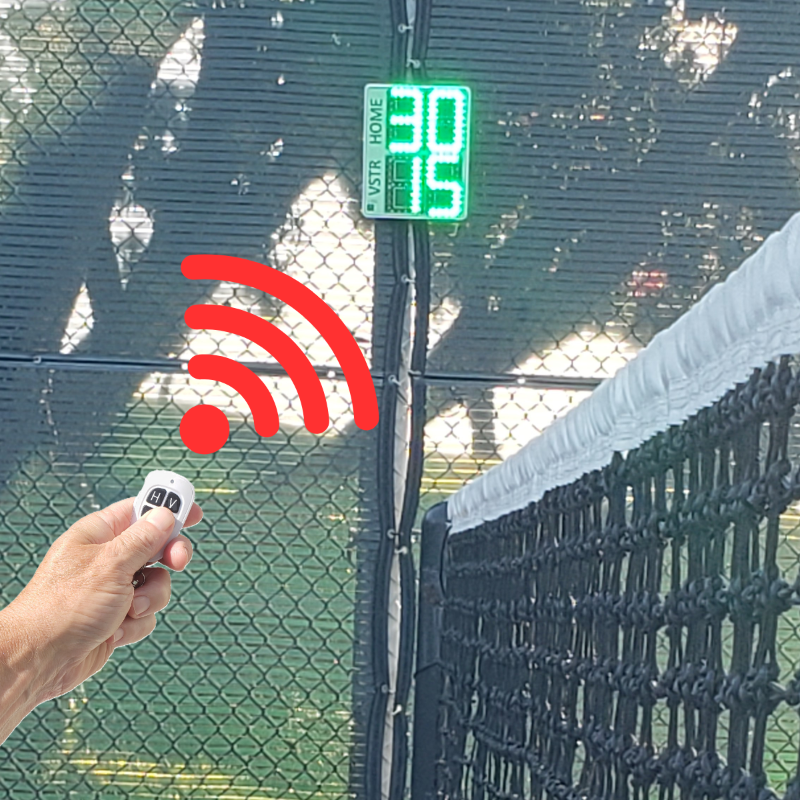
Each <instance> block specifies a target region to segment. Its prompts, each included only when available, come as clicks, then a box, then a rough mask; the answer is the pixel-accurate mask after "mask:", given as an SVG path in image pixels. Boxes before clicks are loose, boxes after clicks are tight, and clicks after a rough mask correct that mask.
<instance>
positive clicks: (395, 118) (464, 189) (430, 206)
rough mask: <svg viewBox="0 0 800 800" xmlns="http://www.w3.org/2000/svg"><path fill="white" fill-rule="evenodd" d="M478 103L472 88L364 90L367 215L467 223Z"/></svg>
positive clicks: (405, 86)
mask: <svg viewBox="0 0 800 800" xmlns="http://www.w3.org/2000/svg"><path fill="white" fill-rule="evenodd" d="M471 99H472V98H471V95H470V90H469V89H468V88H467V87H465V86H412V85H408V84H387V83H371V84H368V85H367V86H366V87H365V88H364V174H363V178H364V180H363V192H362V212H363V214H364V216H365V217H381V218H384V217H389V218H402V219H421V220H441V221H457V220H462V219H465V218H466V216H467V198H468V192H469V130H470V111H471Z"/></svg>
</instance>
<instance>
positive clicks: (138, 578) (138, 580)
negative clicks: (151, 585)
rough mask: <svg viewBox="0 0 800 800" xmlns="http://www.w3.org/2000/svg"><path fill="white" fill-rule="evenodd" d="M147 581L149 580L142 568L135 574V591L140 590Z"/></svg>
mask: <svg viewBox="0 0 800 800" xmlns="http://www.w3.org/2000/svg"><path fill="white" fill-rule="evenodd" d="M145 580H147V576H146V575H145V573H144V567H142V569H140V570H137V571H136V573H135V574H134V576H133V580H132V581H131V586H133V588H134V589H138V588H139V587H140V586H144V582H145Z"/></svg>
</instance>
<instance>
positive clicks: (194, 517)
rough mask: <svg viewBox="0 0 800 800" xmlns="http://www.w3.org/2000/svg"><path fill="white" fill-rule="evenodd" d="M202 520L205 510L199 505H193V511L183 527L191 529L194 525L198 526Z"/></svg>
mask: <svg viewBox="0 0 800 800" xmlns="http://www.w3.org/2000/svg"><path fill="white" fill-rule="evenodd" d="M201 519H203V509H202V508H200V506H199V505H197V503H192V508H191V511H189V516H188V517H186V522H185V523H184V525H183V527H184V528H191V527H192V525H197V523H198V522H200V520H201ZM187 541H188V539H187Z"/></svg>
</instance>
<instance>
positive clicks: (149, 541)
mask: <svg viewBox="0 0 800 800" xmlns="http://www.w3.org/2000/svg"><path fill="white" fill-rule="evenodd" d="M174 525H175V516H174V515H173V513H172V512H171V511H170V510H169V509H167V508H164V507H163V506H156V507H155V508H154V509H152V510H151V511H148V512H147V513H146V514H145V515H144V516H143V517H142V518H141V519H139V520H137V521H136V522H134V524H133V525H131V526H130V527H129V528H128V529H127V530H126V531H123V532H122V533H121V534H120V535H119V536H117V537H116V538H115V539H114V541H113V542H111V545H110V547H111V548H112V551H111V552H112V553H113V557H114V559H115V560H116V561H117V562H118V565H119V567H120V568H121V569H122V570H123V571H124V572H126V573H128V574H130V575H133V574H134V572H136V570H138V569H139V568H140V567H141V566H142V564H147V563H149V562H150V560H151V559H152V558H153V556H154V555H156V553H158V552H159V551H160V550H161V548H162V547H163V546H164V544H165V543H166V541H167V539H168V538H169V535H170V534H171V533H172V529H173V527H174Z"/></svg>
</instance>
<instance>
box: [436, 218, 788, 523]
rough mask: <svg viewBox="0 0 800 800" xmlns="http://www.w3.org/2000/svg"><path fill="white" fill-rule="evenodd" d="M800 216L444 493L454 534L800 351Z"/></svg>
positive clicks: (531, 498) (596, 463) (523, 502)
mask: <svg viewBox="0 0 800 800" xmlns="http://www.w3.org/2000/svg"><path fill="white" fill-rule="evenodd" d="M798 308H800V213H796V214H794V215H793V216H792V217H791V218H790V219H789V221H788V222H787V223H786V224H785V225H784V227H783V228H782V229H781V230H780V231H776V232H775V233H772V234H771V235H770V236H769V237H767V239H766V240H765V241H764V243H763V244H762V245H761V247H760V248H759V249H758V250H757V251H756V252H755V253H753V255H751V256H749V257H748V258H747V259H746V260H745V261H744V262H742V264H741V266H740V267H739V268H738V269H737V270H735V271H734V272H732V273H731V274H730V275H729V276H728V278H727V279H726V280H725V281H724V282H723V283H720V284H718V285H717V286H715V287H714V288H712V289H711V290H710V291H709V292H708V293H707V294H706V295H705V296H704V297H703V298H702V299H701V300H700V301H699V302H698V303H696V304H695V305H694V306H693V307H692V308H691V309H690V310H689V311H688V312H687V313H686V314H684V315H683V316H682V317H681V318H679V319H678V320H677V321H676V322H675V323H674V324H673V325H671V326H670V327H669V328H668V329H666V330H664V331H662V332H661V333H659V334H658V335H657V336H655V337H654V338H653V340H652V341H651V342H650V344H649V345H648V346H647V347H646V348H645V349H644V350H642V351H641V352H640V353H639V354H638V355H637V356H636V357H635V358H634V359H632V360H631V361H630V362H628V364H626V365H625V366H624V367H623V368H622V369H620V370H619V372H618V373H617V374H616V375H615V376H614V377H613V378H610V379H608V380H606V381H604V382H603V383H602V384H600V386H598V388H597V389H595V391H594V392H593V393H592V394H591V395H590V396H589V397H588V398H587V399H586V400H584V401H583V402H582V403H581V404H580V405H579V406H577V407H576V408H574V409H573V410H572V411H570V412H569V413H568V414H566V415H565V416H564V417H561V418H560V419H558V420H556V421H555V422H553V423H552V424H551V425H550V426H549V427H548V428H546V429H545V431H544V432H543V433H542V434H541V435H540V436H538V437H537V438H536V439H534V440H532V441H531V442H529V443H528V444H527V445H526V446H525V447H523V448H522V449H521V450H520V451H519V452H517V453H516V454H514V455H513V456H511V457H510V458H508V459H507V460H506V461H504V462H503V463H502V464H500V465H498V466H496V467H494V468H493V469H491V470H489V471H488V472H486V473H484V474H483V475H481V476H480V477H478V478H476V479H475V480H474V481H472V482H471V483H469V484H467V485H466V486H464V487H463V488H462V489H460V490H459V491H458V492H456V493H455V494H454V495H452V497H450V498H449V500H448V515H449V518H450V521H451V524H452V528H451V533H453V534H456V533H459V532H461V531H465V530H469V529H471V528H474V527H476V526H478V525H480V524H481V523H483V522H486V521H489V520H493V519H497V518H499V517H502V516H504V515H506V514H508V513H510V512H512V511H515V510H517V509H520V508H524V507H525V506H527V505H529V504H530V503H532V502H535V501H537V500H539V499H540V498H541V497H542V496H543V495H544V493H545V492H547V491H548V490H550V489H552V488H554V487H556V486H560V485H562V484H569V483H572V482H573V481H574V480H576V479H578V478H579V477H580V476H581V475H583V474H585V473H587V472H589V471H591V470H594V469H599V468H601V467H604V466H606V465H607V464H609V463H610V462H611V458H612V457H613V455H614V453H615V452H625V451H627V450H630V449H632V448H634V447H637V446H638V445H640V444H642V443H643V442H645V441H647V440H648V439H649V438H650V437H651V436H653V435H654V434H656V433H659V432H660V431H663V430H666V429H667V428H668V427H669V426H670V425H674V424H678V423H681V422H683V421H684V420H686V419H687V418H688V417H690V416H691V415H692V414H694V413H696V412H697V411H699V410H700V409H701V408H704V407H706V406H708V405H710V404H711V403H713V402H714V401H715V400H717V399H719V398H720V397H721V396H722V395H723V394H724V393H725V392H726V391H728V390H729V389H732V388H733V387H734V386H735V385H736V384H737V383H740V382H741V381H744V380H746V379H747V378H748V377H749V375H750V374H751V373H752V371H753V370H754V369H756V368H758V367H762V366H764V365H765V364H767V363H768V362H769V361H772V360H774V359H776V358H777V357H779V356H780V355H783V354H794V353H798V352H800V313H799V312H798Z"/></svg>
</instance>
